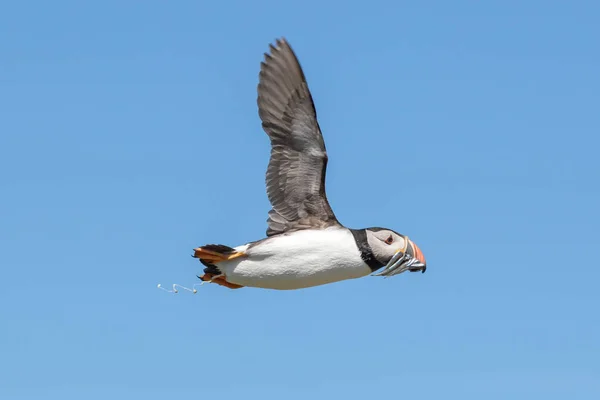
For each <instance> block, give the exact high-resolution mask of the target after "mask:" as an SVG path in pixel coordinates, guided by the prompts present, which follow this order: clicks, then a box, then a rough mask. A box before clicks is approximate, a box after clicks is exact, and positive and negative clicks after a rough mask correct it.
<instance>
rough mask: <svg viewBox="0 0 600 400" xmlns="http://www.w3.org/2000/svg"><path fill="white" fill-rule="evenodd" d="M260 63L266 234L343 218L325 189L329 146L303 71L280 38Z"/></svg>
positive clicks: (305, 227) (320, 226) (332, 222)
mask: <svg viewBox="0 0 600 400" xmlns="http://www.w3.org/2000/svg"><path fill="white" fill-rule="evenodd" d="M270 48H271V54H265V61H264V62H262V63H261V68H260V80H259V84H258V113H259V115H260V119H261V120H262V126H263V129H264V130H265V132H266V133H267V135H269V138H270V139H271V159H270V162H269V167H268V169H267V175H266V184H267V196H268V197H269V201H270V202H271V205H272V207H273V208H272V210H271V211H270V212H269V219H268V221H267V222H268V225H269V227H268V229H267V236H272V235H276V234H280V233H283V232H288V231H294V230H299V229H309V228H317V229H319V228H325V227H327V226H331V225H336V224H338V225H339V223H338V221H337V219H336V217H335V215H334V214H333V211H332V210H331V207H330V206H329V202H328V201H327V197H326V194H325V171H326V168H327V152H326V151H325V143H324V141H323V136H322V135H321V129H320V128H319V123H318V122H317V114H316V111H315V106H314V104H313V100H312V96H311V94H310V91H309V89H308V85H307V83H306V79H305V77H304V73H303V72H302V68H301V67H300V64H299V63H298V60H297V58H296V56H295V55H294V52H293V51H292V49H291V48H290V46H289V45H288V43H287V42H286V41H285V39H280V40H277V41H276V45H275V46H273V45H271V46H270Z"/></svg>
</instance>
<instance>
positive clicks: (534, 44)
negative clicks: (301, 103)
mask: <svg viewBox="0 0 600 400" xmlns="http://www.w3.org/2000/svg"><path fill="white" fill-rule="evenodd" d="M599 19H600V5H599V4H598V2H593V1H573V2H566V1H564V2H548V1H527V2H516V1H513V2H511V1H486V2H475V1H452V2H450V1H441V0H440V1H426V2H416V1H415V2H396V1H388V2H384V1H376V0H373V1H368V2H362V3H353V2H343V3H336V2H334V1H331V2H325V1H312V0H307V1H303V2H294V3H292V2H276V1H262V0H261V1H241V0H240V1H225V0H224V1H218V2H217V1H212V2H206V1H205V2H202V1H177V2H166V1H114V0H106V1H102V2H95V4H94V5H92V4H90V2H80V1H69V2H67V1H52V2H50V1H47V2H42V1H38V2H17V1H13V2H3V3H2V5H1V6H0V213H1V214H0V255H1V258H0V265H1V271H2V290H1V291H0V316H1V328H0V343H1V344H0V398H2V399H11V400H20V399H63V400H64V399H92V400H93V399H106V398H111V399H134V398H143V399H165V398H197V399H248V400H253V399H261V400H263V399H292V400H294V399H319V398H327V399H337V398H340V399H361V400H362V399H367V398H378V399H383V398H385V399H403V398H406V399H440V398H460V399H506V398H511V399H531V398H532V396H538V397H534V398H543V399H565V398H574V399H597V398H600V339H599V338H600V317H599V313H598V305H599V304H600V295H599V294H598V284H599V282H600V272H599V268H600V263H599V262H598V254H597V252H598V240H599V239H600V237H599V234H598V229H599V226H600V162H599V160H598V159H599V149H600V141H599V139H598V135H599V133H600V113H599V106H600V95H599V93H600V78H599V72H598V71H600V46H599V44H598V43H599V42H598V38H600V28H599V25H598V21H599ZM279 36H285V37H286V38H287V39H288V40H289V42H290V43H291V45H292V47H293V48H294V50H295V51H296V53H297V54H298V56H299V58H300V61H301V63H302V65H303V67H304V71H305V73H306V75H307V78H308V81H309V85H310V88H311V90H312V93H313V96H314V99H315V102H316V107H317V112H318V115H319V120H320V123H321V127H322V130H323V132H324V137H325V141H326V144H327V149H328V153H329V157H330V163H329V169H328V175H327V178H328V180H327V188H328V195H329V199H330V201H331V204H332V207H333V208H334V211H335V212H336V214H337V216H338V218H339V219H340V221H341V222H342V223H344V224H345V225H346V226H349V227H353V228H361V227H368V226H387V227H390V228H393V229H395V230H397V231H399V232H401V233H404V234H407V235H409V236H410V237H411V238H412V239H414V241H415V242H416V243H417V244H418V245H419V246H420V247H421V249H422V250H423V252H424V253H425V255H426V257H427V261H428V269H427V273H425V274H403V275H400V276H397V277H394V278H391V279H382V278H376V277H366V278H362V279H359V280H354V281H346V282H341V283H336V284H332V285H328V286H323V287H318V288H312V289H307V290H301V291H290V292H277V291H265V290H257V289H242V290H237V291H232V290H228V289H225V288H223V287H220V286H217V285H204V286H202V287H200V288H198V293H197V294H196V295H193V294H191V293H188V292H180V293H179V294H178V295H171V294H168V293H165V292H163V291H161V290H158V289H157V287H156V285H157V284H158V283H162V284H163V285H165V286H168V285H170V284H172V283H179V284H183V285H192V284H194V283H196V282H197V278H196V274H198V273H200V272H201V270H202V268H201V267H202V266H201V265H200V264H199V263H198V262H197V260H194V259H192V258H191V257H190V254H191V249H192V248H193V247H195V246H198V245H202V244H205V243H223V244H228V245H232V246H235V245H239V244H243V243H245V242H247V241H252V240H256V239H260V238H262V237H263V236H264V234H265V229H266V223H265V220H266V217H267V215H266V214H267V211H268V210H269V208H270V207H269V203H268V200H267V197H266V194H265V187H264V173H265V169H266V166H267V162H268V156H269V141H268V138H267V136H266V134H265V133H264V132H263V131H262V129H261V127H260V121H259V118H258V114H257V108H256V85H257V82H258V70H259V63H260V61H261V59H262V54H263V52H265V51H266V50H268V44H269V43H271V42H272V41H273V40H274V39H275V38H277V37H279Z"/></svg>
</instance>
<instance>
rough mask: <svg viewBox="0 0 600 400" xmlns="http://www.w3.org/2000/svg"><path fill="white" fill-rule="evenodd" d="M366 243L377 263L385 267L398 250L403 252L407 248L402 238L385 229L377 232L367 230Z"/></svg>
mask: <svg viewBox="0 0 600 400" xmlns="http://www.w3.org/2000/svg"><path fill="white" fill-rule="evenodd" d="M367 242H368V243H369V246H370V247H371V251H372V252H373V255H374V256H375V258H376V259H377V261H379V262H380V263H382V264H383V265H386V264H387V263H388V261H390V260H391V259H392V257H393V256H394V254H396V252H397V251H398V250H405V249H406V247H407V243H406V239H405V238H404V237H402V236H400V235H398V234H397V233H396V232H394V231H391V230H387V229H381V230H377V231H371V230H369V229H367Z"/></svg>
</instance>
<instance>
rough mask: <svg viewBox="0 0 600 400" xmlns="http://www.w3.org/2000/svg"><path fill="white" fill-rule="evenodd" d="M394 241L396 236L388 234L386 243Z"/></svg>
mask: <svg viewBox="0 0 600 400" xmlns="http://www.w3.org/2000/svg"><path fill="white" fill-rule="evenodd" d="M393 241H394V238H393V237H392V235H390V236H388V238H387V239H385V244H392V242H393Z"/></svg>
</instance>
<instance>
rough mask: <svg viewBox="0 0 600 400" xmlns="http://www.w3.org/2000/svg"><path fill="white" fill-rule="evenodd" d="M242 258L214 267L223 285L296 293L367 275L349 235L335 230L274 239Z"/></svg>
mask: <svg viewBox="0 0 600 400" xmlns="http://www.w3.org/2000/svg"><path fill="white" fill-rule="evenodd" d="M246 247H247V245H246V246H240V247H238V248H236V250H240V251H244V250H245V248H246ZM246 254H247V257H241V258H237V259H234V260H231V261H224V262H220V263H218V267H219V269H220V270H221V271H222V272H223V273H224V274H225V276H226V279H227V281H229V282H231V283H235V284H238V285H243V286H251V287H260V288H267V289H300V288H306V287H311V286H317V285H324V284H326V283H332V282H336V281H341V280H345V279H353V278H360V277H363V276H366V275H368V274H369V273H371V270H370V268H369V267H368V266H367V265H366V264H365V263H364V262H363V261H362V260H361V258H360V252H359V251H358V248H357V246H356V242H355V241H354V237H353V236H352V233H350V231H348V230H347V229H341V228H337V227H336V228H328V229H324V230H303V231H298V232H294V233H290V234H289V235H284V236H277V237H274V238H272V239H268V240H266V241H264V242H262V243H259V244H258V245H256V246H255V247H251V248H249V249H248V250H247V251H246Z"/></svg>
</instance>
